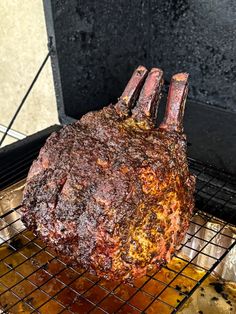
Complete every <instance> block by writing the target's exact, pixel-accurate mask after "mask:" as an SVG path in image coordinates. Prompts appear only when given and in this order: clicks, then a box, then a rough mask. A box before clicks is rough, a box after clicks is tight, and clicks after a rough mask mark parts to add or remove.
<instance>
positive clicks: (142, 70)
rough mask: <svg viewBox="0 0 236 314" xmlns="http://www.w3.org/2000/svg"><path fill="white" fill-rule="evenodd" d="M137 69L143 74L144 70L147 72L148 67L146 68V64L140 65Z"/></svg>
mask: <svg viewBox="0 0 236 314" xmlns="http://www.w3.org/2000/svg"><path fill="white" fill-rule="evenodd" d="M136 71H137V72H138V74H142V73H143V72H147V69H146V68H145V66H143V65H139V66H138V67H137V69H136Z"/></svg>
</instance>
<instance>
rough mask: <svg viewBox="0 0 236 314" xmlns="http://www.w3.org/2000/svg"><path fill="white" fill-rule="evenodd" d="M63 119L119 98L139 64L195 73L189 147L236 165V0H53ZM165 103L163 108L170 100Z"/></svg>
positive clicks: (50, 19) (49, 8) (230, 167)
mask: <svg viewBox="0 0 236 314" xmlns="http://www.w3.org/2000/svg"><path fill="white" fill-rule="evenodd" d="M44 6H45V16H46V22H47V29H48V35H49V36H52V39H53V43H54V46H55V51H54V54H53V55H52V65H53V73H54V81H55V87H56V93H57V102H58V111H59V115H60V121H61V122H62V123H68V122H71V121H73V119H78V118H80V117H81V115H83V114H84V113H86V112H88V111H90V110H95V109H98V108H101V107H102V106H104V105H107V104H109V103H110V102H113V103H114V102H116V100H117V98H118V97H119V95H120V94H121V92H122V90H123V88H124V86H125V84H126V83H127V81H128V79H129V77H130V75H131V73H132V72H133V70H134V68H135V67H136V66H138V65H139V64H143V65H145V66H147V67H149V68H151V67H152V66H157V67H161V68H162V69H163V70H164V72H165V80H166V84H165V85H166V88H165V90H167V87H168V83H169V81H170V77H171V75H172V74H173V73H176V72H179V71H187V72H189V73H190V92H189V100H188V102H187V109H186V115H185V130H186V133H187V134H188V140H189V142H190V146H189V155H190V156H191V157H194V158H198V159H200V160H202V161H204V162H207V163H211V164H214V165H216V166H217V167H218V168H223V169H225V170H226V171H229V172H233V173H236V144H235V143H236V58H235V55H236V32H235V25H236V1H234V0H201V1H200V0H170V1H165V0H159V1H154V0H149V1H145V0H143V1H140V0H131V1H120V0H116V1H114V0H100V1H97V0H88V1H78V0H77V1H76V0H70V1H69V0H51V1H48V0H45V1H44ZM160 111H161V112H162V111H163V104H162V106H161V109H160Z"/></svg>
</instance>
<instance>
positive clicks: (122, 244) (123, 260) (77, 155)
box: [22, 66, 195, 281]
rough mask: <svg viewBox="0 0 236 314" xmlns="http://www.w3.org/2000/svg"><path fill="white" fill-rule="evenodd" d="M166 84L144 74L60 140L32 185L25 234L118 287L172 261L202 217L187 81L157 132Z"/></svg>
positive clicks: (181, 80) (51, 145)
mask: <svg viewBox="0 0 236 314" xmlns="http://www.w3.org/2000/svg"><path fill="white" fill-rule="evenodd" d="M162 76H163V73H162V71H161V70H159V69H152V70H151V71H150V72H149V73H148V71H147V70H146V69H145V68H144V67H141V66H140V67H139V68H138V69H137V70H136V71H135V72H134V74H133V76H132V78H131V80H130V81H129V83H128V85H127V87H126V89H125V91H124V93H123V94H122V96H121V98H120V99H119V101H118V103H117V104H116V105H110V106H108V107H105V108H104V109H102V110H100V111H98V112H90V113H88V114H86V115H85V116H83V117H82V119H81V120H79V121H77V122H76V123H73V124H71V125H68V126H65V127H63V128H62V129H61V130H60V131H58V132H56V133H53V134H52V135H51V136H50V137H49V138H48V140H47V142H46V144H45V145H44V147H43V148H42V149H41V151H40V154H39V156H38V158H37V160H35V161H34V163H33V165H32V167H31V169H30V172H29V175H28V179H27V185H26V188H25V191H24V199H23V209H22V220H23V222H24V224H25V225H26V226H27V227H28V228H30V229H31V230H33V232H34V233H36V234H37V235H39V236H40V237H41V238H42V239H43V240H44V241H45V243H47V244H48V245H49V246H50V247H51V248H53V249H54V250H55V251H56V252H57V253H58V255H59V256H61V257H62V258H64V259H65V260H66V261H67V262H68V263H70V264H72V265H73V264H74V265H78V264H79V265H82V266H84V267H85V268H87V269H89V270H90V271H91V272H95V273H96V274H97V275H98V276H103V277H105V278H108V279H118V280H130V281H132V280H133V279H134V278H137V277H139V276H142V275H144V274H145V273H146V272H147V270H149V269H153V268H155V269H157V268H158V267H160V266H161V265H162V264H163V263H165V262H166V261H168V260H169V259H170V258H171V255H172V253H173V252H174V251H175V250H176V248H177V247H178V245H179V244H180V242H181V240H182V239H183V237H184V235H185V233H186V231H187V229H188V225H189V218H190V215H191V213H192V210H193V207H194V199H193V192H194V186H195V179H194V177H193V176H191V175H190V174H189V169H188V164H187V159H186V139H185V135H184V134H183V133H182V131H183V130H182V120H183V113H184V104H185V99H186V96H187V74H185V73H180V74H177V75H175V76H173V78H172V82H171V85H170V89H169V95H168V101H167V109H166V114H165V118H164V121H163V122H162V124H161V125H160V127H159V128H158V129H156V128H155V127H154V123H155V119H156V115H157V108H158V103H159V99H160V91H161V86H162V81H163V78H162Z"/></svg>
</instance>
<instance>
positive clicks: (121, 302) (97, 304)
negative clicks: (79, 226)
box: [0, 158, 236, 314]
mask: <svg viewBox="0 0 236 314" xmlns="http://www.w3.org/2000/svg"><path fill="white" fill-rule="evenodd" d="M28 159H29V158H28ZM28 159H27V158H26V159H25V160H24V158H23V160H19V162H18V165H16V169H20V171H22V173H24V168H27V169H28ZM189 162H190V168H191V172H193V173H194V174H195V175H196V176H197V193H196V199H197V203H199V205H201V208H200V210H198V211H196V212H195V213H194V215H193V217H192V219H191V225H192V226H194V232H188V234H187V238H186V239H185V240H184V242H183V243H182V244H181V250H180V251H179V252H178V253H176V254H175V255H174V258H175V260H176V262H177V263H178V262H179V263H180V264H181V263H182V264H181V267H180V269H177V270H176V269H174V268H169V267H168V266H167V265H166V266H164V267H163V268H162V270H161V272H164V271H169V272H171V274H172V275H171V278H170V280H169V281H166V280H164V281H163V280H160V278H158V274H159V273H160V272H159V273H158V272H155V273H150V274H148V275H147V276H146V277H144V278H143V279H141V280H139V281H137V282H136V283H135V286H134V287H131V286H128V285H124V284H122V283H118V282H106V281H105V280H103V279H98V278H96V277H95V276H92V275H90V274H89V273H88V272H86V271H85V270H83V269H73V268H71V267H68V266H67V265H66V264H65V263H64V262H63V261H61V260H60V257H58V256H55V255H54V254H53V253H52V252H51V251H50V250H49V249H48V248H47V247H46V246H45V245H44V244H43V243H42V242H40V240H39V239H37V238H36V237H35V236H34V235H33V234H32V233H31V232H29V231H27V230H25V229H23V230H19V229H16V227H15V226H16V224H17V222H19V220H20V214H18V212H19V210H20V205H19V206H18V207H16V208H13V209H10V208H9V211H7V212H6V213H5V214H3V215H2V216H1V217H0V234H1V232H2V231H3V230H4V229H6V228H8V229H9V228H10V229H11V230H12V234H13V236H11V237H10V238H8V239H3V238H2V239H0V240H2V241H3V243H2V244H1V246H0V250H1V248H3V247H4V246H5V247H6V246H7V247H8V254H7V255H6V254H4V256H0V267H4V269H5V271H4V272H3V273H2V274H1V276H0V301H1V299H3V298H4V296H6V294H9V295H11V296H12V299H13V301H12V302H11V303H10V304H8V305H7V306H5V308H4V309H3V310H4V312H5V313H16V312H15V310H16V309H17V306H19V304H24V306H25V307H26V308H27V309H28V311H29V312H32V313H50V310H48V308H50V309H53V310H52V311H53V313H58V314H59V313H127V312H128V311H129V312H130V313H155V312H154V311H155V308H157V307H158V306H159V307H160V306H161V307H162V308H163V309H164V310H165V311H166V313H176V312H177V311H178V310H179V309H180V308H181V306H182V305H183V304H184V303H185V302H186V301H187V300H188V299H189V297H190V296H191V295H192V294H193V292H194V291H195V290H196V289H197V288H198V287H199V285H200V284H201V283H202V282H203V281H204V280H205V279H206V278H207V277H208V276H209V275H210V274H211V273H212V272H213V271H214V270H215V268H216V267H217V266H218V265H219V263H220V262H221V261H222V260H223V258H224V257H225V256H226V255H227V254H228V252H229V251H230V250H231V249H232V248H233V247H234V246H235V245H236V239H235V238H233V237H231V236H229V235H227V233H225V232H224V230H226V228H227V227H228V226H229V223H227V222H224V223H223V224H222V225H221V228H220V229H219V230H217V231H216V230H213V229H212V230H211V228H210V227H209V226H208V223H209V222H210V221H211V220H212V219H213V214H205V213H204V212H203V211H204V210H206V209H207V208H208V206H209V205H210V206H211V205H212V202H214V204H218V207H217V210H221V211H222V212H223V211H224V210H225V209H226V208H227V210H228V211H230V210H232V213H233V209H235V208H236V188H235V186H236V185H235V180H234V179H233V178H232V177H231V176H229V175H227V174H224V173H221V172H218V171H216V170H215V169H214V168H211V167H208V166H206V165H204V164H202V163H200V162H197V161H195V160H192V159H191V160H189ZM9 170H10V169H4V170H3V171H2V173H1V174H4V173H5V174H7V173H8V174H9ZM222 176H223V180H222ZM13 213H15V217H16V218H14V219H13V220H9V217H10V215H12V214H13ZM197 217H201V218H202V222H201V223H199V222H198V220H197V219H196V218H197ZM6 221H7V222H6ZM9 221H10V222H9ZM230 221H232V219H230ZM203 229H205V230H207V229H208V230H211V233H212V236H211V238H210V239H209V238H208V239H204V238H202V237H201V236H200V235H201V231H202V230H203ZM218 236H224V237H227V238H228V239H229V241H228V245H227V246H221V245H220V246H219V245H218V244H217V246H219V247H221V249H222V251H221V254H220V255H219V256H213V255H211V254H210V253H209V252H208V250H207V247H208V246H209V245H216V242H215V241H214V240H215V239H216V238H217V237H218ZM196 239H198V240H199V241H201V243H202V245H201V247H200V249H193V248H191V250H194V255H193V257H192V258H191V259H190V260H188V259H186V258H185V257H183V255H182V254H181V252H182V251H183V250H186V249H189V248H190V246H189V245H190V244H189V243H191V241H192V240H196ZM32 248H33V249H32ZM1 255H2V254H1ZM200 255H203V256H206V257H208V258H209V259H211V260H212V262H211V265H210V266H209V267H207V268H206V267H204V266H203V265H200V264H198V263H197V257H198V256H200ZM15 256H20V259H19V261H18V260H17V258H14V257H15ZM11 259H13V260H14V261H17V262H14V263H15V264H14V265H12V264H11V263H9V260H11ZM31 265H33V266H32V269H31ZM55 265H56V266H55ZM192 266H197V267H198V269H200V270H201V276H200V277H199V278H197V279H193V278H190V277H189V275H188V272H186V270H187V269H188V268H189V267H192ZM42 274H44V275H43V277H42ZM40 276H41V277H42V278H43V279H42V280H41V279H40V282H39V281H37V280H36V279H37V278H41V277H40ZM6 277H7V278H8V281H4V278H6ZM180 277H181V278H184V280H186V281H188V282H190V281H191V284H190V286H189V289H188V290H187V291H184V292H183V291H182V292H180V291H179V287H178V285H176V284H175V283H176V282H177V281H176V280H178V278H180ZM11 278H17V280H16V279H14V280H11ZM6 282H7V284H6ZM52 282H53V287H54V288H55V287H56V288H55V289H54V288H53V289H54V291H53V292H52V291H50V290H48V287H50V286H52V285H51V283H52ZM26 283H27V289H26V290H28V291H27V293H25V294H23V292H22V290H21V289H20V288H19V287H20V286H21V285H22V284H26ZM151 284H154V285H155V284H156V285H159V286H161V289H160V288H158V289H157V290H158V291H154V292H153V290H152V289H151V290H150V285H151ZM121 291H123V292H124V291H126V292H127V293H126V295H124V293H121ZM170 294H178V295H179V300H178V302H177V303H176V301H175V303H173V302H172V301H170V299H169V297H168V295H170ZM39 295H43V298H41V299H40V297H39ZM32 296H34V297H35V296H36V297H37V298H38V301H37V302H38V303H37V304H34V303H33V302H32V299H33V297H32ZM39 300H41V301H39ZM140 300H141V301H140ZM111 308H112V309H111ZM153 309H154V310H153ZM163 312H164V311H163Z"/></svg>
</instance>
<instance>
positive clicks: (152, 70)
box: [150, 68, 163, 77]
mask: <svg viewBox="0 0 236 314" xmlns="http://www.w3.org/2000/svg"><path fill="white" fill-rule="evenodd" d="M150 73H158V74H159V75H158V76H159V77H160V76H163V71H162V70H161V69H159V68H152V69H151V71H150Z"/></svg>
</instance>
